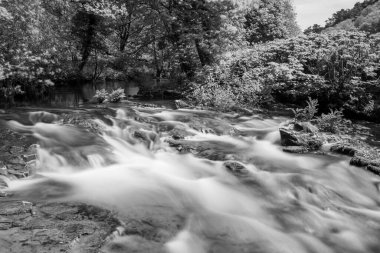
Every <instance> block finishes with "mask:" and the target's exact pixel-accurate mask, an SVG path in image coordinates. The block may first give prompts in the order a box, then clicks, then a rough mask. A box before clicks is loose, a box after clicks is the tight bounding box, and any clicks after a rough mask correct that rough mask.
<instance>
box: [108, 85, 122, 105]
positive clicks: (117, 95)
mask: <svg viewBox="0 0 380 253" xmlns="http://www.w3.org/2000/svg"><path fill="white" fill-rule="evenodd" d="M123 98H125V93H124V89H122V88H119V89H117V90H112V92H111V93H110V94H109V96H108V101H109V102H111V103H118V102H120V101H121V100H122V99H123Z"/></svg>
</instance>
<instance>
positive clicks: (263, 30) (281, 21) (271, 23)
mask: <svg viewBox="0 0 380 253" xmlns="http://www.w3.org/2000/svg"><path fill="white" fill-rule="evenodd" d="M295 16H296V15H295V13H294V10H293V6H292V4H291V3H290V2H289V1H288V0H260V1H258V2H255V3H253V4H252V5H251V7H250V8H249V9H248V11H247V13H246V14H245V22H244V27H245V29H246V33H247V35H246V38H247V41H248V42H249V43H250V44H251V45H252V44H253V43H258V42H267V41H272V40H274V39H283V38H290V37H292V36H295V35H297V34H298V33H299V28H298V26H297V23H296V21H295Z"/></svg>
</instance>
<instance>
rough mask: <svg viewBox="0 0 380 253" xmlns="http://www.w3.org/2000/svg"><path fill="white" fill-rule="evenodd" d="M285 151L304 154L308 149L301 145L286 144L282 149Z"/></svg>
mask: <svg viewBox="0 0 380 253" xmlns="http://www.w3.org/2000/svg"><path fill="white" fill-rule="evenodd" d="M282 150H283V151H284V152H286V153H293V154H305V153H307V152H308V149H307V148H306V147H301V146H287V147H284V148H283V149H282Z"/></svg>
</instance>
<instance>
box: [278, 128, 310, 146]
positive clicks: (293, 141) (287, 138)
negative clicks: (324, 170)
mask: <svg viewBox="0 0 380 253" xmlns="http://www.w3.org/2000/svg"><path fill="white" fill-rule="evenodd" d="M280 136H281V145H282V146H303V145H305V143H303V142H302V141H301V140H300V139H299V138H298V137H297V135H296V134H295V133H294V132H292V131H290V130H286V129H284V128H280Z"/></svg>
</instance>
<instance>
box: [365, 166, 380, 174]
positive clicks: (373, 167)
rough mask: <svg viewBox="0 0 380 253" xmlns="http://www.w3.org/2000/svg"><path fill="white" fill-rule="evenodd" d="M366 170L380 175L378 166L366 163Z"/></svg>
mask: <svg viewBox="0 0 380 253" xmlns="http://www.w3.org/2000/svg"><path fill="white" fill-rule="evenodd" d="M366 169H367V170H368V171H370V172H372V173H374V174H376V175H378V176H380V167H378V166H374V165H368V166H367V168H366Z"/></svg>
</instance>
